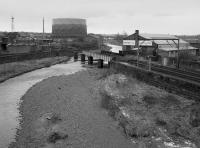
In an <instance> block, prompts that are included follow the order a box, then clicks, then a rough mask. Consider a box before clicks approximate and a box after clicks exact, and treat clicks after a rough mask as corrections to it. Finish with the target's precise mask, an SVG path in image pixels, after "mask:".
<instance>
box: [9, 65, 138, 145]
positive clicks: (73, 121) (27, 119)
mask: <svg viewBox="0 0 200 148" xmlns="http://www.w3.org/2000/svg"><path fill="white" fill-rule="evenodd" d="M102 72H103V73H104V70H97V69H89V70H88V71H82V72H78V73H76V74H73V75H69V76H60V77H52V78H49V79H46V80H44V81H42V82H40V83H38V84H36V85H35V86H33V87H32V88H31V89H30V90H29V91H28V92H27V93H26V94H25V95H24V96H23V97H22V99H21V104H20V108H19V110H20V113H21V116H22V118H21V122H20V123H21V128H20V129H19V130H18V132H17V137H16V142H15V143H12V144H11V145H10V148H16V147H17V148H18V147H19V148H35V147H37V148H41V147H44V148H52V147H55V148H56V147H59V148H66V147H75V148H94V147H101V148H103V147H105V148H121V147H126V148H129V147H130V148H131V147H134V144H133V143H132V142H131V141H130V140H129V139H127V138H126V137H125V135H123V133H121V132H120V131H119V130H118V129H117V128H118V127H119V126H118V125H116V122H115V121H114V120H113V119H112V118H111V117H110V116H109V115H108V114H107V112H106V111H105V109H103V108H102V107H101V95H100V94H99V86H98V84H99V80H100V79H101V78H102ZM105 73H106V72H105Z"/></svg>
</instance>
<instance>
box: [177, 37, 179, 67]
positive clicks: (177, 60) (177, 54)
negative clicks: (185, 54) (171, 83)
mask: <svg viewBox="0 0 200 148" xmlns="http://www.w3.org/2000/svg"><path fill="white" fill-rule="evenodd" d="M177 48H178V50H177V68H178V69H179V67H180V62H179V52H180V51H179V48H180V39H178V44H177Z"/></svg>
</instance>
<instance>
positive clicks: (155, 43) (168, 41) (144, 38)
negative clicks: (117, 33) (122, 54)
mask: <svg viewBox="0 0 200 148" xmlns="http://www.w3.org/2000/svg"><path fill="white" fill-rule="evenodd" d="M136 36H138V40H139V41H138V44H139V54H140V55H141V56H145V57H146V56H158V57H159V59H160V60H161V61H163V62H164V65H167V64H168V63H170V61H171V59H173V60H174V59H175V58H176V57H177V55H178V53H181V52H184V53H188V54H191V55H194V56H195V55H196V54H197V50H198V49H197V48H195V47H192V46H191V45H190V44H189V43H188V42H186V41H184V40H182V39H179V38H177V37H176V36H173V35H168V34H139V32H138V35H137V32H136V33H134V34H132V35H130V36H128V37H126V38H125V39H124V40H123V50H124V51H128V50H137V48H135V47H136Z"/></svg>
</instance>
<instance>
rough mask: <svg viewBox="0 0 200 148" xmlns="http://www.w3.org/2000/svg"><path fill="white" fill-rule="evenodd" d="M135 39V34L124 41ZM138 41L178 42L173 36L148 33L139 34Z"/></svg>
mask: <svg viewBox="0 0 200 148" xmlns="http://www.w3.org/2000/svg"><path fill="white" fill-rule="evenodd" d="M135 37H136V35H135V33H134V34H132V35H129V36H128V37H126V38H125V39H126V40H134V39H135ZM139 40H178V38H177V37H176V36H174V35H169V34H149V33H140V34H139Z"/></svg>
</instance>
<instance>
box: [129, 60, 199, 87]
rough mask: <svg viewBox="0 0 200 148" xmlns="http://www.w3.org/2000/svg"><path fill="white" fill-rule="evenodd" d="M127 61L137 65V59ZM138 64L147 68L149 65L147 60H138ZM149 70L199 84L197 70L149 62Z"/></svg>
mask: <svg viewBox="0 0 200 148" xmlns="http://www.w3.org/2000/svg"><path fill="white" fill-rule="evenodd" d="M129 63H131V64H134V65H137V61H135V60H131V61H129ZM138 66H139V67H141V68H147V67H148V66H149V65H148V63H147V62H142V61H139V62H138ZM151 70H152V71H155V72H159V73H163V74H165V75H170V76H173V77H177V78H181V79H182V80H185V81H187V82H191V83H194V84H197V85H198V86H200V74H199V73H197V72H189V71H184V70H179V69H175V68H171V67H166V66H161V65H156V64H151Z"/></svg>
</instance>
